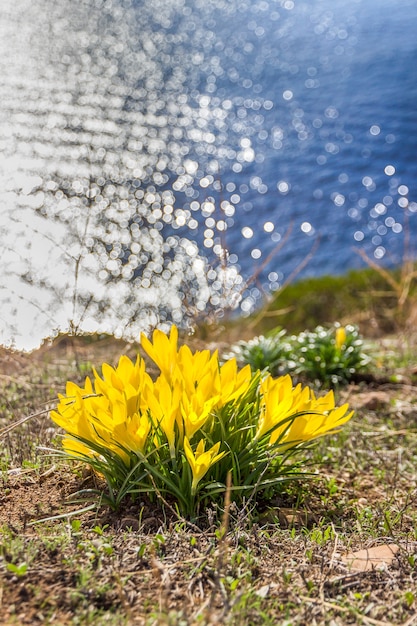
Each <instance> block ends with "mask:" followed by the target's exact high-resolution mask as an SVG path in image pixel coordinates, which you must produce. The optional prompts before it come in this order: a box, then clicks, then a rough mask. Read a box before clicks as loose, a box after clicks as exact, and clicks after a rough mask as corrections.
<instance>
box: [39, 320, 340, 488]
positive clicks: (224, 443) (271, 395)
mask: <svg viewBox="0 0 417 626" xmlns="http://www.w3.org/2000/svg"><path fill="white" fill-rule="evenodd" d="M141 345H142V348H143V350H144V351H145V352H146V354H147V355H148V357H150V358H151V359H152V360H153V361H154V363H155V364H156V365H157V366H158V368H159V370H160V374H159V376H158V377H157V378H156V379H155V380H154V379H152V378H151V376H150V375H149V374H148V373H147V371H146V367H145V360H144V359H142V358H140V357H138V358H137V360H136V362H133V361H132V360H131V359H130V358H128V357H127V356H122V357H121V358H120V360H119V363H118V365H117V366H116V367H115V368H113V367H111V366H110V365H108V364H107V363H104V364H103V365H102V375H101V376H100V375H99V374H98V373H97V372H96V371H94V382H91V380H90V379H89V378H87V379H86V381H85V385H84V386H83V387H80V386H78V385H76V384H75V383H72V382H68V383H67V386H66V394H65V395H60V396H59V403H58V406H57V408H56V410H55V411H53V412H52V415H51V416H52V419H53V420H54V421H55V422H56V424H58V425H59V426H61V427H62V428H63V429H64V430H65V431H66V432H67V433H68V435H67V436H66V437H65V438H64V442H63V445H64V449H65V451H66V452H68V453H69V454H70V455H73V456H74V455H75V456H79V457H80V458H83V459H84V460H85V459H86V458H93V457H97V455H98V454H99V453H98V452H97V450H98V449H99V450H100V449H101V450H102V449H106V450H109V451H111V452H112V453H115V454H116V455H118V457H120V459H121V460H122V461H123V462H124V463H125V464H126V465H127V466H129V464H131V463H132V458H136V459H137V458H140V457H141V455H145V454H148V455H149V450H150V449H151V448H156V447H161V446H165V447H166V448H167V450H169V457H170V458H171V459H172V460H173V461H174V462H175V463H176V460H178V459H179V458H181V459H182V460H183V462H187V463H188V465H189V468H190V470H191V474H190V476H191V480H192V484H191V494H192V495H194V494H195V493H196V491H197V489H198V487H199V483H200V481H201V480H202V478H203V477H204V476H206V474H207V473H208V472H209V470H210V468H212V467H213V466H214V465H215V464H217V463H218V462H219V461H220V460H221V459H225V457H226V458H227V456H228V455H230V453H231V450H230V447H231V445H232V444H230V443H229V440H228V435H229V434H230V432H229V431H230V430H231V429H233V428H234V427H235V426H233V424H234V423H235V422H233V420H231V419H230V420H229V418H227V420H226V421H228V423H225V424H222V425H221V428H217V430H216V429H215V428H214V422H215V417H214V416H216V415H217V416H218V415H222V410H223V409H224V408H225V407H226V406H229V407H230V406H235V405H236V406H238V405H239V407H240V409H239V410H242V398H245V396H246V395H247V394H248V393H249V391H250V389H251V387H252V388H253V386H254V375H253V374H252V373H251V370H250V367H249V365H248V366H246V367H244V368H243V369H241V370H238V366H237V363H236V360H235V359H231V360H229V361H227V362H226V363H224V364H223V365H221V364H220V361H219V356H218V353H217V351H216V352H214V353H211V352H210V351H209V350H202V351H196V352H192V351H191V350H190V348H189V347H188V346H187V345H182V346H181V347H180V348H178V330H177V328H176V327H175V326H172V328H171V330H170V333H169V335H167V334H165V333H164V332H162V331H161V330H155V331H154V333H153V338H152V341H150V340H149V339H148V338H147V337H145V336H144V335H143V336H142V338H141ZM256 397H257V404H256V407H257V409H256V413H255V415H256V419H255V420H253V423H248V424H246V425H245V429H246V430H247V433H248V434H247V436H246V435H245V436H246V441H248V442H250V445H251V446H252V447H253V446H254V445H256V442H261V441H262V442H263V445H265V443H266V445H267V446H274V445H276V443H277V442H279V444H280V446H282V449H283V450H285V449H286V448H289V447H296V446H298V445H299V444H300V443H304V442H306V441H309V440H311V439H314V438H316V437H319V436H321V435H323V434H324V433H326V432H328V431H332V430H334V429H337V428H338V427H339V426H341V425H342V424H344V423H345V422H347V421H348V420H349V419H350V417H351V415H352V413H351V412H349V411H348V407H347V405H343V406H341V407H339V408H336V407H335V401H334V396H333V393H332V392H329V393H328V394H327V395H325V396H323V397H318V398H316V396H315V394H314V393H313V391H312V390H311V389H309V388H308V387H304V388H303V387H302V386H301V385H297V386H296V387H293V384H292V380H291V378H290V377H289V376H284V377H281V378H276V379H274V378H272V377H271V376H270V375H267V376H265V377H263V378H262V379H260V378H259V377H258V378H257V382H256ZM239 403H240V404H239ZM224 415H227V416H230V411H229V412H227V411H226V412H225V413H224ZM250 415H253V412H252V413H250ZM218 433H220V435H218ZM221 433H223V435H221ZM214 435H216V436H218V440H217V441H215V440H214V438H213V437H214ZM89 443H91V447H89ZM206 447H207V449H206ZM233 452H236V451H233ZM231 467H232V465H231Z"/></svg>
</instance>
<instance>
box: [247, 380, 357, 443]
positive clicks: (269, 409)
mask: <svg viewBox="0 0 417 626" xmlns="http://www.w3.org/2000/svg"><path fill="white" fill-rule="evenodd" d="M260 391H261V394H262V401H261V415H260V419H259V425H258V431H257V433H256V437H257V438H259V437H262V435H264V434H265V433H266V432H268V431H269V430H271V429H272V428H273V427H274V426H276V428H275V429H274V430H273V431H272V432H271V436H270V440H269V443H270V444H271V445H273V444H275V443H276V442H277V441H278V440H279V441H280V443H282V444H287V445H290V444H294V445H295V444H297V443H300V442H305V441H310V440H311V439H316V438H317V437H320V436H321V435H324V434H325V433H327V432H329V431H334V430H335V429H337V428H339V427H340V426H342V424H344V423H346V422H347V421H348V420H350V418H351V417H352V415H353V411H350V412H348V405H347V404H344V405H342V406H340V407H338V408H336V407H335V401H334V394H333V392H332V391H330V392H328V393H327V394H326V395H325V396H323V397H320V398H316V396H315V394H314V392H313V391H312V390H311V389H309V388H308V387H304V388H302V387H301V385H297V386H296V387H295V388H294V389H293V388H292V381H291V378H290V376H288V375H287V376H283V377H280V378H277V379H273V378H272V377H271V376H268V377H267V378H266V379H265V380H264V381H263V382H262V383H261V387H260ZM300 413H301V415H297V414H300Z"/></svg>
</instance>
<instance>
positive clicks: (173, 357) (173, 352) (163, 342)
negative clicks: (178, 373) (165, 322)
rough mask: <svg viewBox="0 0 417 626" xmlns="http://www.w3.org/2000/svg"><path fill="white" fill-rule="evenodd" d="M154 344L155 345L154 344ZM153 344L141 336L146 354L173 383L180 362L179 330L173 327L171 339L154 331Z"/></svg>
mask: <svg viewBox="0 0 417 626" xmlns="http://www.w3.org/2000/svg"><path fill="white" fill-rule="evenodd" d="M152 342H153V343H152ZM152 342H151V341H149V339H148V338H147V337H146V335H144V334H143V333H142V334H141V338H140V343H141V346H142V348H143V349H144V350H145V352H146V354H147V355H148V356H149V357H150V358H151V359H152V361H153V362H154V363H155V365H157V366H158V367H159V369H160V370H161V374H162V375H163V376H165V377H166V378H167V379H168V381H169V382H171V377H172V373H173V371H174V369H175V366H176V364H177V360H178V350H177V345H178V329H177V327H176V326H171V331H170V334H169V337H168V336H167V335H166V334H165V333H164V332H163V331H162V330H159V329H158V328H157V329H156V330H154V332H153V335H152Z"/></svg>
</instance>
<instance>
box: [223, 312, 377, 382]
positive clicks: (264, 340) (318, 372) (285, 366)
mask: <svg viewBox="0 0 417 626" xmlns="http://www.w3.org/2000/svg"><path fill="white" fill-rule="evenodd" d="M233 357H234V358H236V359H237V361H238V363H239V364H240V365H246V364H249V365H250V367H251V369H252V371H256V370H261V371H265V370H267V371H269V372H271V374H273V375H277V374H280V375H283V374H287V373H289V374H292V375H296V376H298V377H300V378H304V379H307V380H309V381H311V382H315V383H318V384H320V385H330V386H336V385H344V384H347V383H349V382H350V380H351V379H352V377H353V376H354V375H355V374H356V373H358V372H362V371H364V370H365V369H366V367H367V365H368V364H369V362H370V357H369V356H368V355H367V354H365V352H364V351H363V340H362V338H361V337H360V335H359V331H358V329H357V328H356V326H353V325H348V326H345V327H342V326H341V325H340V324H334V325H333V326H331V327H329V328H325V327H324V326H317V327H316V328H315V329H314V330H313V331H307V330H306V331H304V332H301V333H299V334H298V335H292V336H287V335H286V331H285V330H282V329H280V328H278V329H275V330H274V331H273V332H272V333H270V334H269V335H267V336H263V335H260V336H259V337H254V338H253V339H251V340H249V341H240V342H238V343H237V344H235V345H234V346H232V349H231V351H230V352H229V353H228V354H227V355H225V359H229V358H233Z"/></svg>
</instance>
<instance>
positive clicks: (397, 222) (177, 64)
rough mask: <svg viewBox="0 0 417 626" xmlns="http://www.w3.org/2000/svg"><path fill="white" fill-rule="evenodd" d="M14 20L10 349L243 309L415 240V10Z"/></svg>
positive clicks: (3, 186) (7, 191) (0, 182)
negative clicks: (66, 332)
mask: <svg viewBox="0 0 417 626" xmlns="http://www.w3.org/2000/svg"><path fill="white" fill-rule="evenodd" d="M0 18H1V19H0V72H1V76H2V87H1V93H0V199H1V213H0V232H1V234H2V241H3V244H2V255H1V258H2V270H3V271H2V281H1V282H0V302H1V309H0V311H1V312H0V319H1V324H2V327H1V329H0V341H2V342H3V343H10V342H11V341H14V342H15V345H16V346H17V347H20V348H31V347H33V346H36V345H38V344H39V342H40V341H41V339H42V338H43V337H45V336H47V335H50V334H53V333H54V332H55V331H57V330H59V329H68V328H69V327H70V323H71V322H72V324H73V326H74V325H75V326H76V327H77V326H80V327H81V328H84V329H91V330H93V329H101V330H110V331H112V332H115V333H116V334H119V335H126V336H134V335H135V334H137V332H138V331H139V330H140V329H142V328H144V329H146V328H147V327H149V326H152V325H154V324H156V323H160V322H164V321H165V320H166V321H171V320H173V321H175V322H178V323H180V322H181V321H182V320H184V316H186V315H191V316H194V317H195V316H197V315H204V312H205V311H207V310H208V309H217V310H218V311H221V310H224V309H225V308H227V307H228V306H231V307H236V308H237V310H240V311H241V312H242V313H243V314H246V313H248V312H250V311H251V310H252V309H253V307H254V306H256V304H257V303H259V301H260V297H261V296H262V295H268V294H270V293H271V292H273V291H275V290H276V289H278V288H279V287H280V286H281V285H282V284H284V283H285V281H286V280H288V278H289V277H291V276H294V275H295V274H296V275H297V276H305V275H321V274H334V273H341V272H344V271H345V270H347V269H349V268H355V267H359V266H360V265H361V264H363V261H361V259H360V257H359V256H358V255H357V254H355V252H354V248H360V249H362V250H364V251H366V253H367V254H368V255H369V257H370V258H372V259H373V260H375V261H377V262H382V263H397V262H400V261H401V258H402V255H403V252H404V246H403V242H404V233H406V234H407V236H408V235H410V244H411V248H412V245H413V243H416V242H415V239H416V238H415V236H414V233H415V231H416V220H417V218H416V214H417V203H416V199H417V198H416V179H417V159H416V147H417V140H416V128H417V108H416V106H415V102H416V101H417V71H416V67H417V41H416V38H415V28H414V25H415V23H416V20H417V3H416V2H415V1H414V0H400V1H398V0H374V1H372V0H354V1H352V2H345V0H309V1H308V2H307V1H301V0H294V1H293V0H227V1H226V0H204V1H203V0H193V1H191V0H152V2H144V1H141V2H139V1H137V0H112V1H110V0H74V1H73V2H71V3H68V2H67V1H66V0H38V1H37V2H36V3H33V2H32V1H31V0H19V2H15V1H14V0H13V1H12V0H2V2H1V7H0ZM297 272H298V273H297ZM251 277H253V278H254V280H252V282H249V285H248V286H247V287H246V288H245V284H246V282H247V281H248V280H249V281H250V279H251Z"/></svg>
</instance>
